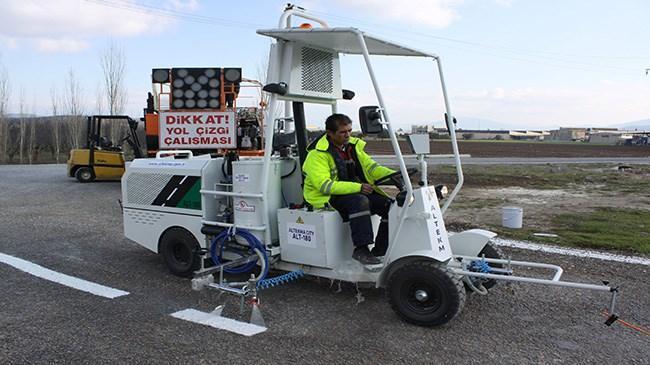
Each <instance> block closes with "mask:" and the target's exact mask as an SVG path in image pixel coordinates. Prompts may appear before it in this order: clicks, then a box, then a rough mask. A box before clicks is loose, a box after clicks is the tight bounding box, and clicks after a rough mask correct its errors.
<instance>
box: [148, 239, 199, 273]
mask: <svg viewBox="0 0 650 365" xmlns="http://www.w3.org/2000/svg"><path fill="white" fill-rule="evenodd" d="M198 250H199V243H198V242H197V241H196V239H195V238H194V235H192V234H191V233H190V232H188V231H187V230H185V229H183V228H178V227H174V228H170V229H168V230H167V231H165V233H164V234H163V236H162V237H161V238H160V248H159V250H158V252H159V253H160V254H161V255H162V257H163V259H164V260H165V264H166V265H167V268H168V269H169V271H171V272H172V274H174V275H176V276H181V277H189V276H192V273H194V271H196V270H198V269H199V267H200V265H201V258H200V257H199V255H197V251H198Z"/></svg>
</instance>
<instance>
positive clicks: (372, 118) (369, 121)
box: [359, 106, 384, 134]
mask: <svg viewBox="0 0 650 365" xmlns="http://www.w3.org/2000/svg"><path fill="white" fill-rule="evenodd" d="M359 123H360V124H361V131H362V132H363V134H378V133H381V132H383V130H384V126H383V125H382V124H381V113H379V107H377V106H362V107H361V108H359Z"/></svg>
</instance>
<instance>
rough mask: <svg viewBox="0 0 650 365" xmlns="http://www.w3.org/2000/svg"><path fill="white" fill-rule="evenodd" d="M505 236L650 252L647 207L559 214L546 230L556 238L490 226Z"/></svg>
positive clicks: (599, 209)
mask: <svg viewBox="0 0 650 365" xmlns="http://www.w3.org/2000/svg"><path fill="white" fill-rule="evenodd" d="M490 229H492V230H494V231H495V232H497V233H498V234H499V235H501V236H503V237H507V238H513V239H519V240H528V241H542V242H546V243H553V244H558V245H562V246H574V247H585V248H600V249H614V250H622V251H633V252H637V253H642V254H650V211H647V210H633V209H616V208H598V209H596V210H595V211H593V212H591V213H581V214H578V213H576V214H573V213H571V214H566V213H565V214H558V215H556V216H554V217H553V218H552V227H549V228H548V229H547V230H546V232H552V233H555V234H557V235H558V236H559V237H557V238H546V237H537V236H534V235H533V233H535V232H539V230H533V229H526V228H525V229H518V230H514V229H506V228H503V227H490Z"/></svg>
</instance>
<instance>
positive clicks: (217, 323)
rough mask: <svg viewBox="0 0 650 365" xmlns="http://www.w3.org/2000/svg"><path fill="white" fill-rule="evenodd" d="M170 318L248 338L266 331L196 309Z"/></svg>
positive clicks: (183, 311)
mask: <svg viewBox="0 0 650 365" xmlns="http://www.w3.org/2000/svg"><path fill="white" fill-rule="evenodd" d="M171 316H172V317H174V318H178V319H183V320H186V321H190V322H194V323H198V324H203V325H206V326H210V327H214V328H218V329H222V330H226V331H229V332H233V333H236V334H238V335H244V336H249V337H250V336H254V335H256V334H258V333H262V332H264V331H266V327H262V326H258V325H255V324H251V323H246V322H240V321H236V320H234V319H230V318H225V317H222V316H220V315H217V314H213V313H206V312H201V311H198V310H196V309H183V310H182V311H178V312H175V313H172V314H171Z"/></svg>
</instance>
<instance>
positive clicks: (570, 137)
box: [548, 127, 587, 141]
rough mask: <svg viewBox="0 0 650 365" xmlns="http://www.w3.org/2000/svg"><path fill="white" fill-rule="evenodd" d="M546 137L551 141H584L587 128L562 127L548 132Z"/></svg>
mask: <svg viewBox="0 0 650 365" xmlns="http://www.w3.org/2000/svg"><path fill="white" fill-rule="evenodd" d="M548 139H549V140H551V141H585V140H586V139H587V128H562V127H560V129H556V130H552V131H550V132H549V136H548Z"/></svg>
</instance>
